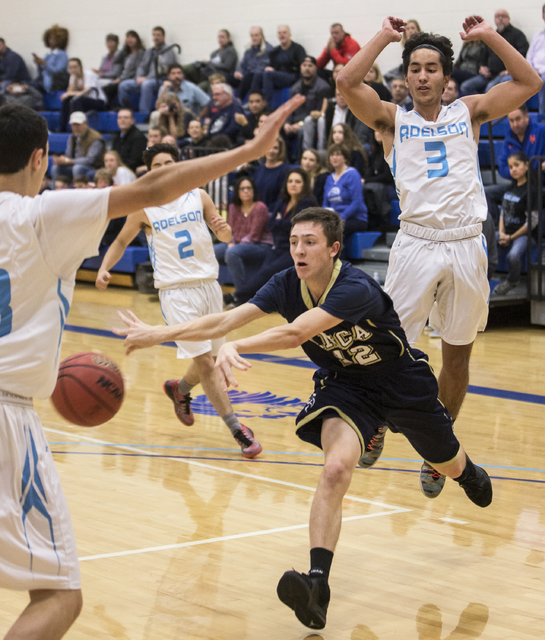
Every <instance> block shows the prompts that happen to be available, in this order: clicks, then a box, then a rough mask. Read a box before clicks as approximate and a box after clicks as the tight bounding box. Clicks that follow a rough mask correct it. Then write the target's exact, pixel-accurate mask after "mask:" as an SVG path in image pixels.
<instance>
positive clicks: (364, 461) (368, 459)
mask: <svg viewBox="0 0 545 640" xmlns="http://www.w3.org/2000/svg"><path fill="white" fill-rule="evenodd" d="M386 431H388V427H387V426H386V425H383V426H382V427H379V428H378V432H377V433H376V434H375V435H374V436H373V437H372V438H371V442H370V443H369V444H368V445H367V446H366V447H365V451H364V452H363V455H362V457H361V458H360V459H359V461H358V464H359V466H360V467H363V468H364V469H369V467H372V466H373V465H374V464H375V462H376V461H377V460H378V459H379V458H380V454H381V453H382V450H383V449H384V437H385V436H386Z"/></svg>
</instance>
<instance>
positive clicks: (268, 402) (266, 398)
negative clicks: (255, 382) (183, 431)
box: [191, 391, 305, 420]
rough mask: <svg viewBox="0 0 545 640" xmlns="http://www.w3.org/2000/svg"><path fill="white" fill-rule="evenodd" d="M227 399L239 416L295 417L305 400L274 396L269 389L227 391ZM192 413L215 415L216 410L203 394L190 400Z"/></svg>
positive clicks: (274, 418)
mask: <svg viewBox="0 0 545 640" xmlns="http://www.w3.org/2000/svg"><path fill="white" fill-rule="evenodd" d="M228 395H229V400H230V401H231V404H232V405H233V406H236V409H235V413H236V414H237V416H238V417H239V418H268V419H270V420H277V419H278V418H296V417H297V416H298V415H299V413H300V411H301V409H302V408H303V407H304V406H305V402H303V401H302V400H300V398H288V397H281V396H276V395H274V394H273V393H270V392H269V391H266V392H264V393H248V392H247V391H229V392H228ZM191 409H193V413H200V414H202V415H207V416H211V415H217V414H216V410H215V409H214V407H213V406H212V405H211V404H210V402H209V401H208V398H207V397H206V396H205V395H200V396H197V397H196V398H195V399H194V400H192V402H191Z"/></svg>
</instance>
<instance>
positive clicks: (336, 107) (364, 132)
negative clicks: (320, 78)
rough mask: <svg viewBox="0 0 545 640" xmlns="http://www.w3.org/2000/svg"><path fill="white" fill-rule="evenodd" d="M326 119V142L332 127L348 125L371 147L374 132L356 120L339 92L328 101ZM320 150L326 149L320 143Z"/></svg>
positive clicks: (359, 138)
mask: <svg viewBox="0 0 545 640" xmlns="http://www.w3.org/2000/svg"><path fill="white" fill-rule="evenodd" d="M324 119H325V127H324V129H325V130H324V138H325V140H326V141H327V139H328V138H329V135H330V133H331V127H334V126H335V125H336V124H346V125H348V126H349V127H350V128H351V129H352V131H353V132H354V133H355V134H356V136H357V138H358V140H359V141H360V142H361V144H362V145H363V147H364V148H368V147H369V146H370V144H371V140H372V139H373V130H372V129H370V128H369V127H368V126H367V125H366V124H363V122H362V121H361V120H358V119H357V118H356V116H355V115H354V114H353V113H352V111H350V109H349V107H348V104H347V103H346V100H345V99H344V98H343V96H342V95H341V94H340V92H339V91H335V97H334V98H331V99H330V100H329V101H328V103H327V108H326V111H325V116H324ZM318 148H319V149H324V148H325V145H324V146H320V143H318ZM321 201H322V200H321V199H319V200H318V202H321Z"/></svg>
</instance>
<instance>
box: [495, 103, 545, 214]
mask: <svg viewBox="0 0 545 640" xmlns="http://www.w3.org/2000/svg"><path fill="white" fill-rule="evenodd" d="M507 118H508V120H509V126H510V130H509V133H508V134H507V135H506V136H505V140H504V141H503V145H502V148H501V153H500V157H499V160H498V173H499V174H500V176H501V177H502V178H505V179H507V180H509V179H510V177H511V173H510V171H509V165H508V164H507V159H508V158H509V156H510V155H512V154H513V153H515V152H516V151H522V152H523V153H524V154H525V155H526V157H527V158H532V157H534V156H545V124H540V123H538V122H534V121H533V120H530V115H529V113H528V107H527V106H526V105H525V104H523V105H521V106H520V107H519V108H518V109H515V110H514V111H511V113H509V114H508V115H507ZM536 168H537V163H535V164H534V169H536ZM543 168H544V170H545V163H543ZM544 177H545V171H544ZM544 186H545V183H544ZM506 190H507V186H506V185H505V184H491V185H488V186H486V187H485V189H484V191H485V194H486V201H487V203H488V211H489V212H490V215H491V216H492V218H493V219H494V222H495V223H496V224H498V221H499V216H500V212H499V205H500V204H501V202H502V199H503V195H504V193H505V192H506Z"/></svg>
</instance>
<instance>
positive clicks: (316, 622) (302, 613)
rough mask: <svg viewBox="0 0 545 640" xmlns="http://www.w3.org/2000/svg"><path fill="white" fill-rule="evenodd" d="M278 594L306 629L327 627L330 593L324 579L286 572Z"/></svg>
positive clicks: (295, 572) (278, 588) (278, 587)
mask: <svg viewBox="0 0 545 640" xmlns="http://www.w3.org/2000/svg"><path fill="white" fill-rule="evenodd" d="M276 593H277V594H278V597H279V598H280V600H281V601H282V602H283V603H284V604H285V605H287V606H288V607H289V608H290V609H293V610H294V611H295V615H296V616H297V619H298V620H299V622H302V623H303V624H304V625H305V626H306V627H309V628H310V629H323V628H324V627H325V621H326V615H327V607H328V605H329V598H330V592H329V586H328V584H327V581H326V580H324V578H314V577H312V578H311V577H310V576H309V575H308V574H306V573H299V572H297V571H286V573H285V574H284V575H283V576H282V577H281V578H280V582H279V583H278V586H277V587H276Z"/></svg>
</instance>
